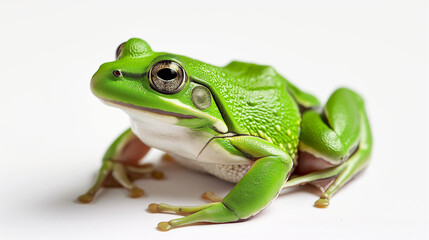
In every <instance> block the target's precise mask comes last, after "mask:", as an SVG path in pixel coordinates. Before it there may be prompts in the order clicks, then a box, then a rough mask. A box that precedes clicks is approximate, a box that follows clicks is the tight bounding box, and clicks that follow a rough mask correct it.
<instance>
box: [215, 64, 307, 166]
mask: <svg viewBox="0 0 429 240" xmlns="http://www.w3.org/2000/svg"><path fill="white" fill-rule="evenodd" d="M223 70H224V71H226V72H228V73H229V74H230V75H233V76H234V77H235V78H236V79H235V81H233V82H232V83H234V85H235V88H234V87H233V88H232V89H233V91H234V92H235V93H233V92H231V91H229V92H230V94H229V95H230V99H229V100H227V101H228V104H229V105H231V110H232V112H233V116H234V118H235V119H236V122H237V124H238V125H239V126H240V127H241V128H242V129H243V131H246V132H243V133H245V134H249V135H253V136H257V137H261V138H264V139H266V140H267V141H269V142H272V143H274V144H275V145H277V146H279V147H280V148H281V149H283V150H284V151H286V152H288V153H289V154H290V155H291V156H292V158H293V159H295V158H296V154H297V147H298V135H299V125H300V121H301V118H300V113H299V108H298V105H297V104H296V102H295V101H294V99H293V97H292V96H291V95H290V94H289V92H288V91H287V87H286V82H285V79H284V78H283V77H282V76H281V75H279V74H278V73H277V71H276V70H275V69H274V68H272V67H270V66H263V65H257V64H252V63H243V62H231V63H230V64H228V65H227V66H225V67H224V68H223Z"/></svg>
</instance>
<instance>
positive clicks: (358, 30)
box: [0, 0, 429, 239]
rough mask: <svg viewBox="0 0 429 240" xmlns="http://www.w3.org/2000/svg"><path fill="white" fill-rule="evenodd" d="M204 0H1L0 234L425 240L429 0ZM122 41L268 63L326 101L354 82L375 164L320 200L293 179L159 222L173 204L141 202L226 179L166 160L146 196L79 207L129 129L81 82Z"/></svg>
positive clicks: (108, 198)
mask: <svg viewBox="0 0 429 240" xmlns="http://www.w3.org/2000/svg"><path fill="white" fill-rule="evenodd" d="M203 2H204V1H194V2H186V3H182V2H181V1H149V2H146V1H118V2H112V1H73V3H67V4H63V3H58V1H44V2H41V1H31V2H30V1H28V2H26V1H21V2H20V1H4V0H3V1H1V3H0V83H1V85H0V130H1V131H0V162H1V165H0V238H1V239H153V238H156V239H183V238H188V239H189V238H191V239H193V238H196V239H197V238H198V239H241V238H242V237H246V239H261V238H264V239H265V238H268V237H269V238H271V239H404V238H407V239H428V237H429V230H428V229H429V207H428V205H429V199H428V198H429V178H428V170H429V167H428V166H429V165H428V161H429V156H428V148H429V142H428V133H429V131H428V130H429V129H428V123H429V121H428V120H429V119H428V110H429V109H428V103H429V102H428V97H427V96H426V93H427V92H428V91H429V86H428V85H429V75H428V67H429V65H428V63H429V55H428V54H429V53H428V40H429V38H428V17H427V16H428V11H429V8H428V4H427V2H424V1H375V0H371V1H355V2H351V1H347V2H345V1H299V3H298V1H295V2H287V1H282V3H280V1H279V2H278V3H277V2H271V1H266V0H264V1H257V2H251V1H242V2H235V1H234V2H233V1H210V2H211V3H210V4H208V3H203ZM322 2H323V3H322ZM130 37H140V38H142V39H145V40H146V41H147V42H148V43H149V44H150V45H151V47H152V49H154V50H155V51H167V52H172V53H177V54H183V55H187V56H190V57H193V58H196V59H199V60H202V61H205V62H208V63H212V64H215V65H225V64H227V63H228V62H229V61H231V60H234V59H235V60H242V61H249V62H256V63H261V64H267V65H272V66H274V67H275V68H276V69H277V70H278V71H279V72H280V73H282V74H283V75H284V76H286V77H288V78H289V80H291V81H292V82H294V83H295V84H296V85H298V86H299V87H301V88H302V89H305V90H307V91H309V92H312V93H314V94H315V95H317V96H318V97H320V99H321V100H322V101H326V99H327V98H328V96H329V94H330V93H331V92H332V91H333V90H334V89H335V88H337V87H339V86H348V87H351V88H353V89H355V90H356V91H358V92H359V93H361V94H362V96H363V97H364V98H365V100H366V104H367V110H368V115H369V117H370V120H371V124H372V128H373V135H374V151H373V154H372V162H371V164H370V165H369V167H368V168H367V170H366V171H364V172H363V174H360V175H359V176H358V177H357V178H356V179H355V180H354V181H352V182H351V183H349V184H348V185H347V186H346V187H345V188H344V189H342V190H341V191H340V192H339V193H338V194H337V195H335V197H334V198H333V199H332V201H331V206H329V208H327V209H317V208H314V207H313V206H312V205H313V202H314V201H315V200H317V198H318V197H317V195H316V194H315V192H314V191H312V190H311V188H301V189H297V190H293V191H287V192H285V193H283V194H282V195H281V196H280V197H279V198H278V199H277V200H276V201H274V202H273V203H272V204H271V205H270V206H269V207H268V208H267V209H265V210H264V211H263V212H262V213H261V214H259V215H257V216H256V217H254V218H252V219H250V220H249V221H245V222H241V223H231V224H217V225H198V226H191V227H183V228H179V229H174V230H172V231H170V232H167V233H163V232H159V231H157V230H156V225H157V223H158V222H160V221H166V220H169V219H172V218H176V216H174V215H170V214H150V213H148V212H146V207H147V205H148V204H149V203H151V202H166V203H171V204H184V205H196V204H201V203H203V201H202V200H201V199H199V196H200V194H201V193H202V192H205V191H209V190H211V191H215V192H216V193H218V194H219V195H225V194H227V192H228V191H229V190H230V189H231V188H232V187H233V185H232V184H229V183H225V182H223V181H221V180H218V179H216V178H214V177H211V176H207V175H203V174H199V173H195V172H191V171H189V170H186V169H184V168H182V167H180V166H178V165H176V164H174V163H168V162H167V163H166V162H162V163H161V164H160V166H159V167H160V169H161V170H163V171H164V172H165V174H166V176H167V179H166V180H163V181H155V180H142V181H138V182H137V184H138V185H139V186H140V187H142V188H143V189H145V191H146V192H147V195H146V196H145V197H144V198H141V199H130V198H128V197H127V194H126V192H125V191H124V190H122V189H109V190H106V191H103V192H102V194H100V195H98V196H97V198H96V201H95V202H94V203H93V204H90V205H81V204H77V203H76V202H74V200H75V198H76V197H77V196H78V195H80V194H82V193H83V192H84V191H85V190H86V189H87V188H88V187H89V186H90V184H92V181H93V179H94V176H95V173H96V171H97V169H98V167H99V166H100V158H101V156H102V155H103V151H104V150H105V149H106V148H107V146H108V144H109V143H110V142H111V141H112V140H113V139H114V138H115V137H116V136H117V135H118V134H119V133H120V132H121V131H123V130H124V129H126V128H127V127H128V119H127V116H126V115H125V114H124V113H122V112H121V111H119V110H117V109H113V108H110V107H107V106H104V105H103V104H102V103H101V102H99V101H98V100H97V99H96V98H95V97H94V96H93V95H92V94H91V92H90V90H89V81H90V78H91V76H92V74H93V73H94V72H95V71H96V70H97V68H98V66H99V65H100V64H101V63H103V62H106V61H112V60H113V58H114V53H115V50H116V47H117V46H118V45H119V44H120V43H121V42H123V41H126V40H127V39H129V38H130ZM178 144H180V143H178ZM160 156H161V153H160V152H152V153H151V154H150V155H149V156H148V157H147V161H152V162H157V161H158V160H159V158H160Z"/></svg>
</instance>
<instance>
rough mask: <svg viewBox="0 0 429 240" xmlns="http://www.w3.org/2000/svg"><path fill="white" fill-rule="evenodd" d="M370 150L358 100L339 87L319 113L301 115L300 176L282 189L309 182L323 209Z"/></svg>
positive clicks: (365, 117) (368, 137) (369, 137)
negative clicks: (319, 190)
mask: <svg viewBox="0 0 429 240" xmlns="http://www.w3.org/2000/svg"><path fill="white" fill-rule="evenodd" d="M371 148H372V136H371V130H370V126H369V122H368V118H367V116H366V113H365V110H364V104H363V100H362V98H361V97H360V96H359V95H358V94H356V93H355V92H353V91H351V90H349V89H345V88H341V89H338V90H337V91H335V92H334V93H333V94H332V96H331V97H330V98H329V100H328V102H327V103H326V106H325V108H324V112H323V113H322V114H319V113H317V112H316V111H313V110H309V111H306V112H305V113H304V114H303V120H302V128H301V143H300V146H299V150H300V157H301V158H303V159H301V160H303V161H301V160H300V163H302V164H301V166H300V165H298V167H297V172H298V173H300V172H301V174H304V175H302V176H299V177H296V178H293V179H291V180H289V181H287V182H286V183H285V184H284V185H283V188H287V187H292V186H297V185H302V184H306V183H312V184H313V185H316V186H318V187H319V188H320V189H321V191H322V195H321V197H320V199H319V200H318V201H316V203H315V206H316V207H327V206H328V205H329V199H330V198H331V197H332V195H333V194H335V192H337V191H338V190H339V189H340V188H341V187H342V186H343V185H344V184H345V183H346V182H348V181H349V180H350V179H352V178H353V176H355V175H356V174H357V173H358V172H360V171H361V170H362V169H363V168H365V166H366V165H367V164H368V162H369V161H368V160H369V155H370V153H371Z"/></svg>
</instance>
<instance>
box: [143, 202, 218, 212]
mask: <svg viewBox="0 0 429 240" xmlns="http://www.w3.org/2000/svg"><path fill="white" fill-rule="evenodd" d="M217 203H218V202H215V203H208V204H203V205H198V206H174V205H170V204H165V203H160V204H158V203H151V204H149V206H148V208H147V210H148V212H151V213H160V212H173V213H177V214H188V213H195V212H198V211H201V210H203V209H206V208H209V207H211V206H213V205H214V204H217Z"/></svg>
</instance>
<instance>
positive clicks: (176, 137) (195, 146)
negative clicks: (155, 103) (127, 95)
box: [125, 110, 252, 182]
mask: <svg viewBox="0 0 429 240" xmlns="http://www.w3.org/2000/svg"><path fill="white" fill-rule="evenodd" d="M125 112H127V113H128V115H129V116H130V118H131V129H132V131H133V132H134V134H136V135H137V137H138V138H139V139H140V140H141V141H142V142H144V143H145V144H147V145H148V146H151V147H154V148H157V149H160V150H162V151H165V152H168V153H170V154H171V155H172V156H173V157H174V158H175V159H176V160H177V161H178V162H179V163H180V164H182V165H184V166H185V167H188V168H191V169H194V170H198V171H203V172H207V173H210V174H212V175H215V176H217V177H219V178H221V179H224V180H226V181H230V182H238V181H239V180H240V179H241V178H242V177H243V175H244V174H245V173H246V172H247V170H248V169H249V168H250V166H251V164H252V161H250V160H249V159H247V158H246V157H243V156H236V155H232V154H230V153H229V152H227V151H225V150H224V149H223V148H222V147H221V146H220V145H218V144H215V143H214V142H210V140H211V139H213V137H215V136H219V135H220V134H217V133H208V132H204V131H198V130H192V129H189V128H186V127H182V126H177V125H175V121H177V119H176V118H175V117H170V116H160V115H159V114H154V113H149V112H141V111H134V110H131V111H129V110H125ZM209 142H210V143H209Z"/></svg>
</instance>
